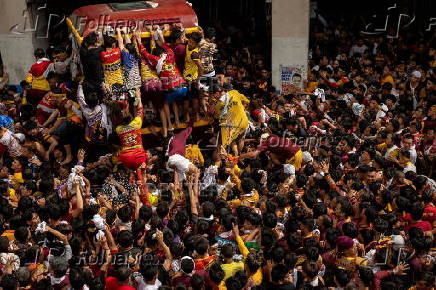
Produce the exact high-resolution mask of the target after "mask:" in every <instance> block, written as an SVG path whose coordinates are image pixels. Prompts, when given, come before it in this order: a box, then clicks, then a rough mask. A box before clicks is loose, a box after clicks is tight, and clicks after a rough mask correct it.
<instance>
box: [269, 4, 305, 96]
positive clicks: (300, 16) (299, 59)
mask: <svg viewBox="0 0 436 290" xmlns="http://www.w3.org/2000/svg"><path fill="white" fill-rule="evenodd" d="M309 11H310V0H272V62H271V63H272V82H273V85H274V86H275V87H276V89H277V90H281V87H282V81H281V70H280V66H284V67H291V68H292V67H297V68H298V70H299V71H301V74H302V75H303V79H304V78H306V75H307V57H308V49H309ZM301 83H302V82H301Z"/></svg>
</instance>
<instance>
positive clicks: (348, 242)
mask: <svg viewBox="0 0 436 290" xmlns="http://www.w3.org/2000/svg"><path fill="white" fill-rule="evenodd" d="M336 246H337V247H338V250H339V251H340V252H343V251H345V250H348V249H351V248H352V247H353V246H354V241H353V239H352V238H350V237H348V236H339V237H338V238H337V239H336Z"/></svg>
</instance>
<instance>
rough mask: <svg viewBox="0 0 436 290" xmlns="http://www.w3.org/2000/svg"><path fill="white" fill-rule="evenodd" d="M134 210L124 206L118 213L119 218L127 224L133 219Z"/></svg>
mask: <svg viewBox="0 0 436 290" xmlns="http://www.w3.org/2000/svg"><path fill="white" fill-rule="evenodd" d="M132 214H133V211H132V208H131V207H130V206H128V205H125V206H123V207H122V208H120V209H119V210H118V212H117V215H118V217H119V218H120V220H121V221H122V222H124V223H127V222H128V221H129V220H130V219H131V218H132Z"/></svg>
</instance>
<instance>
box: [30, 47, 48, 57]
mask: <svg viewBox="0 0 436 290" xmlns="http://www.w3.org/2000/svg"><path fill="white" fill-rule="evenodd" d="M33 55H34V56H35V57H36V58H43V57H44V56H45V51H44V50H43V49H42V48H37V49H35V52H34V53H33Z"/></svg>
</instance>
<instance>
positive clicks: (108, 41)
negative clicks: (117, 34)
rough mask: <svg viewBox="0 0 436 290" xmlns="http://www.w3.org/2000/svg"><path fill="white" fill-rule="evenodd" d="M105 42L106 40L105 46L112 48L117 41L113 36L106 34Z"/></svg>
mask: <svg viewBox="0 0 436 290" xmlns="http://www.w3.org/2000/svg"><path fill="white" fill-rule="evenodd" d="M103 42H104V43H103V46H104V48H111V47H112V46H113V45H114V43H116V40H115V38H113V37H112V36H109V35H104V36H103Z"/></svg>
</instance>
